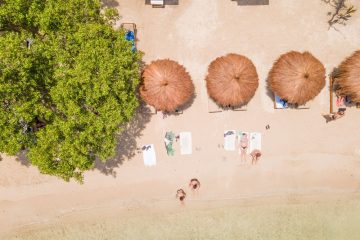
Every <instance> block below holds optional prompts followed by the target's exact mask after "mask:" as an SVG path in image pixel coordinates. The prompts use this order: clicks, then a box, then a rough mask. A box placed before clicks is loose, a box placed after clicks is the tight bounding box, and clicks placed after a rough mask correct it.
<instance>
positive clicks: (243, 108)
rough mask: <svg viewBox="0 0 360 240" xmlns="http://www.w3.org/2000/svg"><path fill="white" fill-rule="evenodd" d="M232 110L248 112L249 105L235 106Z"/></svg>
mask: <svg viewBox="0 0 360 240" xmlns="http://www.w3.org/2000/svg"><path fill="white" fill-rule="evenodd" d="M231 110H233V111H246V110H247V105H241V106H234V107H231Z"/></svg>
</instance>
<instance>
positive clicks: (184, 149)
mask: <svg viewBox="0 0 360 240" xmlns="http://www.w3.org/2000/svg"><path fill="white" fill-rule="evenodd" d="M179 136H180V154H181V155H188V154H192V139H191V132H181V133H180V134H179Z"/></svg>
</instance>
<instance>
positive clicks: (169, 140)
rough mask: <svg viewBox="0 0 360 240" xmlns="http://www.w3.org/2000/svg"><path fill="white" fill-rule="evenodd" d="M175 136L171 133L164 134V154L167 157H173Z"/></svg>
mask: <svg viewBox="0 0 360 240" xmlns="http://www.w3.org/2000/svg"><path fill="white" fill-rule="evenodd" d="M174 138H175V134H174V133H173V132H171V131H170V132H166V134H165V138H164V142H165V148H166V153H167V155H168V156H174V153H175V150H174V147H173V143H174Z"/></svg>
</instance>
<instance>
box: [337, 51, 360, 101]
mask: <svg viewBox="0 0 360 240" xmlns="http://www.w3.org/2000/svg"><path fill="white" fill-rule="evenodd" d="M334 80H335V81H334V89H335V91H336V93H337V94H338V95H340V96H343V97H346V96H347V97H350V99H351V101H353V102H360V51H356V52H355V53H353V55H351V56H350V57H348V58H347V59H346V60H345V61H343V62H342V63H341V64H340V66H339V68H338V69H337V71H336V75H335V76H334Z"/></svg>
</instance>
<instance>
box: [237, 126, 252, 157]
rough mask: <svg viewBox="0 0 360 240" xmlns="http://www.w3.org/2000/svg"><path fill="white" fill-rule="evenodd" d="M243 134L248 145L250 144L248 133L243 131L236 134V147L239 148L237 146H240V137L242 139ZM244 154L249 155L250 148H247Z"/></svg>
mask: <svg viewBox="0 0 360 240" xmlns="http://www.w3.org/2000/svg"><path fill="white" fill-rule="evenodd" d="M243 133H245V134H246V136H247V138H248V139H249V144H250V133H249V132H244V131H237V134H236V145H237V146H239V144H240V140H241V137H242V135H243ZM239 151H240V150H239ZM246 153H250V148H249V147H248V148H247V150H246Z"/></svg>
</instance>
